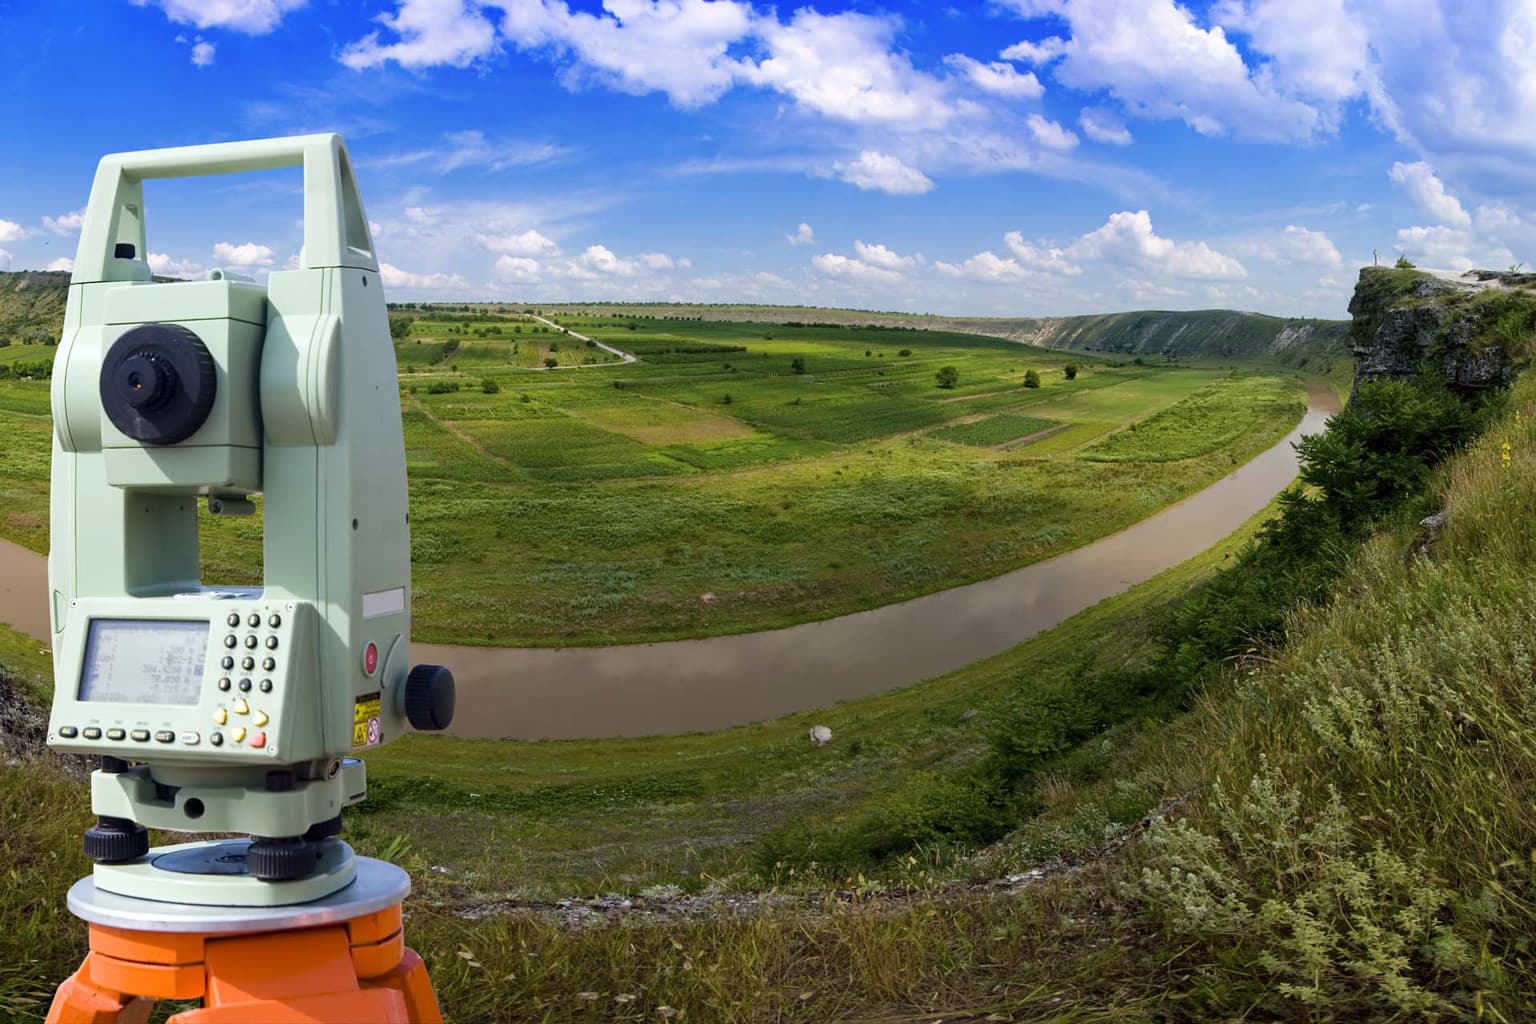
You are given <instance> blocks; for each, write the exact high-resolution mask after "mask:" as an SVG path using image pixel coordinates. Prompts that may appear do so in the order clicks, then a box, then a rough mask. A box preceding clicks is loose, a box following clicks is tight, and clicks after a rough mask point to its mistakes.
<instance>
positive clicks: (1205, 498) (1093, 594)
mask: <svg viewBox="0 0 1536 1024" xmlns="http://www.w3.org/2000/svg"><path fill="white" fill-rule="evenodd" d="M1338 408H1339V400H1338V395H1337V392H1336V391H1335V390H1334V389H1333V388H1332V387H1330V386H1329V385H1327V384H1326V383H1324V382H1322V381H1319V380H1315V379H1314V380H1313V381H1312V382H1311V384H1310V387H1309V393H1308V399H1307V412H1306V415H1305V416H1304V417H1303V418H1302V421H1301V423H1300V424H1298V425H1297V426H1296V427H1295V428H1294V429H1293V430H1292V431H1291V432H1290V434H1288V435H1287V436H1286V437H1285V439H1283V440H1282V441H1281V442H1280V443H1279V444H1276V445H1274V446H1273V447H1271V448H1270V449H1268V450H1267V451H1265V452H1263V453H1261V454H1260V455H1258V456H1257V457H1255V458H1254V459H1252V460H1251V461H1249V462H1248V463H1246V464H1244V465H1243V466H1241V467H1239V468H1238V469H1237V470H1235V471H1233V472H1232V473H1230V474H1228V475H1227V476H1225V477H1223V478H1221V479H1220V480H1218V481H1217V482H1216V483H1214V484H1212V485H1210V486H1209V487H1207V488H1205V489H1204V490H1202V491H1199V492H1197V493H1196V494H1194V495H1192V496H1190V497H1188V498H1185V499H1184V500H1183V501H1180V502H1178V503H1176V504H1174V505H1172V506H1169V507H1168V508H1165V509H1163V510H1162V511H1160V512H1158V513H1156V514H1155V515H1153V516H1151V517H1149V518H1147V519H1145V520H1142V521H1141V522H1139V523H1137V524H1135V525H1134V526H1131V527H1129V528H1127V529H1124V530H1121V531H1120V532H1118V533H1115V534H1111V535H1110V536H1108V537H1105V538H1102V539H1100V540H1098V541H1094V542H1092V543H1090V544H1087V545H1085V546H1083V547H1080V548H1077V549H1075V550H1073V551H1069V552H1067V553H1066V554H1063V555H1059V556H1057V557H1055V558H1051V559H1047V560H1045V561H1042V562H1037V563H1035V564H1033V565H1029V566H1026V567H1024V568H1023V569H1018V570H1015V571H1013V572H1010V573H1006V574H1003V575H1001V576H996V577H994V578H992V579H988V580H983V581H981V582H979V583H973V584H969V585H966V586H961V587H954V588H951V589H949V590H942V591H939V592H937V593H933V594H929V595H927V596H925V597H920V598H916V599H913V600H910V601H904V602H900V603H897V604H891V605H886V606H883V607H880V608H876V609H873V610H871V611H867V612H857V613H854V614H852V615H844V616H840V617H838V618H833V619H825V620H822V621H819V622H809V623H804V624H801V625H798V626H792V627H789V628H787V629H780V630H771V631H767V632H761V633H746V634H737V635H731V636H721V637H710V638H707V639H702V640H681V641H672V642H668V643H658V644H631V645H620V646H613V647H590V648H563V649H562V648H553V649H551V648H497V647H465V646H446V645H435V644H414V645H413V659H414V660H415V661H417V662H433V663H438V664H444V665H448V666H450V667H451V668H452V669H453V672H454V675H455V678H456V679H457V680H458V684H459V708H458V715H457V717H456V719H455V723H454V727H453V729H452V734H453V735H456V736H461V737H470V738H513V739H574V738H596V737H634V736H647V735H658V734H676V733H688V732H704V731H712V730H717V729H724V728H729V727H732V726H737V725H743V724H746V723H749V722H756V721H762V720H766V719H771V718H777V717H780V716H782V715H786V714H791V713H793V712H797V711H802V710H806V709H810V708H819V707H824V706H827V705H830V704H835V703H838V702H840V701H847V700H856V699H859V698H862V697H868V696H870V695H873V694H878V693H883V692H886V691H889V690H893V689H897V688H899V687H902V686H907V685H910V684H912V683H916V682H919V681H921V680H923V679H928V678H932V677H935V676H939V675H943V674H945V673H947V672H952V671H954V670H956V669H959V668H960V667H962V666H964V665H967V664H970V663H972V662H976V661H980V660H982V659H985V658H988V657H991V656H993V655H996V654H998V653H1000V652H1002V651H1005V650H1008V649H1009V648H1011V647H1013V646H1015V645H1016V644H1019V643H1021V642H1023V641H1025V640H1027V639H1029V638H1030V637H1032V636H1034V635H1036V634H1038V633H1040V632H1042V631H1044V630H1047V629H1050V628H1052V627H1053V626H1056V625H1058V624H1059V623H1061V622H1063V621H1065V620H1066V619H1068V618H1070V617H1071V616H1072V615H1075V614H1077V613H1078V612H1080V611H1082V610H1083V609H1085V608H1088V607H1091V606H1092V605H1094V604H1096V603H1098V602H1099V601H1102V600H1103V599H1105V598H1107V597H1110V596H1112V595H1114V594H1117V593H1120V592H1122V591H1124V590H1125V589H1127V588H1128V587H1130V586H1133V585H1134V584H1136V583H1140V582H1142V581H1143V580H1147V579H1150V578H1151V577H1153V576H1155V575H1157V574H1158V573H1159V572H1162V571H1164V570H1166V569H1168V568H1169V567H1171V566H1174V565H1177V564H1179V563H1180V562H1183V561H1184V560H1186V559H1188V558H1190V557H1192V556H1194V555H1195V554H1197V553H1199V552H1200V551H1202V550H1204V549H1205V548H1206V547H1207V546H1208V545H1209V543H1210V542H1211V539H1212V538H1215V537H1222V536H1225V535H1226V534H1228V533H1230V532H1232V531H1233V530H1235V529H1237V528H1238V527H1239V526H1241V525H1242V523H1243V522H1244V521H1245V520H1247V519H1248V518H1249V517H1250V516H1252V515H1253V514H1254V513H1256V512H1257V511H1259V510H1260V509H1262V508H1263V507H1264V506H1265V505H1266V504H1267V503H1268V502H1269V501H1270V500H1271V499H1272V498H1273V497H1274V496H1275V495H1276V494H1277V493H1279V492H1280V490H1281V489H1283V488H1284V487H1285V486H1286V485H1287V484H1289V483H1290V482H1291V480H1292V479H1293V478H1294V477H1295V472H1296V459H1295V454H1294V451H1293V449H1292V445H1293V444H1294V443H1295V441H1296V440H1298V439H1299V438H1300V437H1301V436H1302V435H1303V434H1308V433H1317V432H1318V431H1319V430H1321V429H1322V425H1323V423H1324V421H1325V420H1326V419H1327V417H1328V416H1329V415H1331V414H1332V413H1333V412H1336V411H1337V410H1338ZM43 566H44V560H43V559H42V558H41V556H38V555H36V554H33V553H32V552H30V551H27V550H26V549H24V548H21V547H19V546H17V545H13V544H6V543H3V542H0V579H3V580H5V583H4V584H3V585H0V621H4V622H8V623H10V624H12V625H14V626H16V627H17V628H19V629H22V630H23V631H24V632H27V633H29V634H31V635H33V636H35V637H38V638H39V639H42V640H44V642H46V640H47V637H48V631H47V629H48V619H47V610H46V573H45V570H44V568H43Z"/></svg>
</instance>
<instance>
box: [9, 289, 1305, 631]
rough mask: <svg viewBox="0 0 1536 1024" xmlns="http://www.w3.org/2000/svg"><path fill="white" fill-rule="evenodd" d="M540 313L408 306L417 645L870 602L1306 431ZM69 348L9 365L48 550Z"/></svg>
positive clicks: (12, 421)
mask: <svg viewBox="0 0 1536 1024" xmlns="http://www.w3.org/2000/svg"><path fill="white" fill-rule="evenodd" d="M535 312H536V311H534V310H532V309H529V310H526V311H525V310H524V309H522V308H514V307H508V306H472V307H442V306H434V307H425V308H423V307H414V308H412V307H405V308H396V309H393V310H392V311H391V319H392V328H393V330H392V333H393V335H394V341H395V351H396V356H397V360H398V362H399V364H400V371H401V372H400V384H401V406H402V413H403V417H404V424H405V438H406V447H407V459H408V469H409V473H410V477H411V508H412V518H411V521H412V532H413V537H412V558H413V561H414V563H415V569H416V571H415V574H414V584H415V606H414V613H415V635H416V636H417V637H418V638H419V639H422V640H426V641H434V642H450V643H452V642H457V643H475V644H496V645H570V644H583V645H585V644H597V643H613V642H638V641H646V640H658V639H670V638H677V637H687V636H703V635H711V634H718V633H724V632H737V631H743V630H753V629H763V628H773V627H778V626H784V625H788V624H791V623H794V622H799V621H806V620H809V619H814V618H821V617H826V616H830V615H837V614H842V613H846V612H851V611H855V610H858V609H862V608H868V607H874V606H877V605H880V604H885V603H888V602H890V601H893V600H899V599H902V598H907V597H912V596H916V595H919V594H922V593H926V592H929V591H932V590H937V589H941V588H944V587H947V586H952V585H955V584H958V583H963V582H968V581H972V580H976V579H981V578H985V577H988V576H992V575H996V574H998V573H1000V572H1004V571H1007V570H1009V569H1013V568H1016V567H1018V566H1021V565H1024V564H1028V563H1030V562H1033V561H1037V560H1039V559H1041V558H1045V557H1049V556H1050V555H1053V554H1057V553H1060V552H1062V551H1064V550H1067V549H1070V548H1072V547H1076V546H1078V545H1081V544H1084V543H1087V542H1089V541H1091V540H1094V539H1096V538H1098V537H1100V536H1103V535H1105V534H1106V533H1109V532H1111V531H1113V530H1116V529H1119V528H1121V527H1124V526H1126V525H1129V524H1130V523H1132V522H1135V521H1137V520H1139V519H1142V518H1144V517H1146V516H1147V515H1150V514H1151V513H1153V512H1155V511H1157V510H1158V509H1159V508H1161V507H1163V506H1165V505H1167V504H1169V503H1170V502H1172V501H1175V500H1177V499H1179V498H1181V497H1183V496H1185V495H1187V494H1189V493H1191V492H1193V491H1195V490H1197V489H1199V488H1201V487H1203V486H1205V485H1206V484H1208V483H1210V482H1211V481H1213V480H1215V479H1216V478H1218V477H1220V476H1221V475H1223V474H1225V473H1226V472H1228V471H1230V470H1231V469H1232V468H1234V467H1235V466H1237V465H1239V464H1241V463H1242V462H1244V461H1246V460H1247V459H1248V458H1250V457H1251V456H1253V455H1254V454H1256V453H1257V452H1258V451H1260V450H1262V449H1263V448H1265V447H1268V446H1269V445H1271V444H1273V443H1274V442H1275V441H1276V440H1278V439H1279V438H1280V437H1281V436H1282V435H1283V434H1284V433H1285V432H1286V431H1287V430H1289V429H1290V428H1291V427H1292V426H1293V425H1294V424H1295V422H1296V421H1297V419H1298V418H1299V416H1300V414H1301V411H1302V393H1303V386H1302V382H1301V380H1300V378H1299V377H1298V376H1297V375H1296V374H1295V373H1294V372H1292V371H1287V370H1276V369H1264V368H1259V367H1254V366H1236V365H1230V364H1219V365H1218V364H1214V363H1212V364H1196V365H1178V364H1167V363H1166V362H1165V361H1164V360H1161V359H1156V360H1154V359H1151V358H1148V359H1145V360H1130V359H1115V360H1110V359H1108V358H1104V357H1095V356H1085V355H1083V354H1081V353H1058V352H1053V351H1050V350H1043V349H1039V348H1034V347H1029V346H1023V345H1020V344H1018V343H1016V342H1012V341H1007V340H1002V339H996V338H986V337H979V336H973V335H964V334H952V333H944V332H938V331H919V330H905V329H895V328H889V327H870V326H863V327H860V326H854V325H848V326H836V325H831V326H829V325H824V324H823V325H797V324H793V323H771V324H766V323H741V322H732V323H726V322H710V321H700V320H692V319H671V320H668V319H649V318H644V317H632V316H629V315H626V314H617V315H615V314H607V313H605V314H601V315H586V316H569V315H563V316H559V317H552V316H544V317H540V316H537V315H535ZM566 332H570V333H566ZM583 336H584V337H585V338H592V339H596V340H598V341H602V342H605V343H608V344H610V345H612V346H613V347H615V348H618V349H620V350H622V351H624V352H628V353H632V354H634V355H635V356H636V357H638V362H633V363H625V362H622V361H621V360H620V358H619V357H618V356H615V355H613V354H611V353H609V352H607V351H605V350H604V349H602V348H601V347H598V346H597V345H595V344H588V343H587V342H586V341H585V340H584V337H583ZM52 352H53V349H51V348H49V347H47V346H41V345H21V346H11V347H10V348H7V349H0V363H3V364H5V365H6V366H7V367H10V366H15V367H16V368H17V370H18V372H7V373H5V375H3V376H0V429H4V430H5V432H6V434H5V436H6V438H7V444H6V445H5V446H3V447H0V498H4V499H5V501H6V511H5V514H4V515H3V516H0V534H3V535H4V536H6V537H8V538H9V539H12V540H15V541H18V542H20V543H22V544H25V545H27V546H29V547H31V548H33V549H34V550H38V551H42V550H45V549H46V544H47V538H46V529H47V507H46V490H47V476H48V445H49V424H48V418H47V416H48V385H47V382H46V380H43V379H37V378H39V377H40V376H41V375H40V374H32V375H31V376H30V377H29V376H27V375H26V372H27V370H28V368H29V367H32V366H33V365H34V364H35V363H37V362H39V361H42V362H44V363H45V362H46V360H47V359H48V358H49V357H51V355H52ZM1068 362H1071V363H1072V364H1074V365H1075V367H1076V368H1077V373H1076V376H1075V379H1070V380H1069V379H1068V377H1067V374H1066V372H1065V369H1066V365H1067V363H1068ZM551 364H553V365H551ZM945 367H953V368H954V370H955V373H956V376H957V378H958V379H957V380H956V381H955V382H954V384H953V386H952V387H940V386H939V383H938V380H937V377H938V374H939V371H940V370H941V369H943V368H945ZM1031 372H1032V373H1034V374H1035V375H1037V376H1038V379H1039V384H1040V386H1039V387H1037V388H1027V387H1025V386H1024V382H1025V376H1026V374H1027V373H1031ZM260 531H261V526H260V522H259V517H258V518H257V519H254V520H233V521H231V520H219V521H214V520H205V523H204V531H203V532H204V546H203V547H204V551H203V558H204V573H205V578H206V579H208V580H209V581H218V582H228V583H239V582H247V581H252V580H255V579H258V578H259V569H258V566H259V563H260V537H261V532H260Z"/></svg>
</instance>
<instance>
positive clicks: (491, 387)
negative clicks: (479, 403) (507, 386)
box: [480, 377, 501, 395]
mask: <svg viewBox="0 0 1536 1024" xmlns="http://www.w3.org/2000/svg"><path fill="white" fill-rule="evenodd" d="M480 390H481V391H483V392H484V393H485V394H487V395H499V394H501V385H500V384H497V383H496V382H495V381H494V380H492V379H491V378H489V377H487V378H485V380H482V381H481V382H480Z"/></svg>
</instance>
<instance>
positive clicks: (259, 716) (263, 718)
mask: <svg viewBox="0 0 1536 1024" xmlns="http://www.w3.org/2000/svg"><path fill="white" fill-rule="evenodd" d="M253 721H254V723H255V724H256V725H257V726H258V727H260V726H263V725H266V724H267V723H268V722H269V721H271V719H269V718H268V717H267V713H266V712H265V711H261V710H258V711H257V712H256V717H255V719H254V720H253Z"/></svg>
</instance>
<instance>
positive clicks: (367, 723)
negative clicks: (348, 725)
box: [352, 693, 383, 747]
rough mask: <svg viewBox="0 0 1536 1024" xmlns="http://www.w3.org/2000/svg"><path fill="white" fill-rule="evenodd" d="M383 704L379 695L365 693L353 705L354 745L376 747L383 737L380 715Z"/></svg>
mask: <svg viewBox="0 0 1536 1024" xmlns="http://www.w3.org/2000/svg"><path fill="white" fill-rule="evenodd" d="M382 708H383V704H382V703H381V702H380V701H379V695H378V693H365V694H363V695H362V696H360V697H358V698H357V701H356V702H355V703H353V705H352V745H353V746H354V747H372V746H376V745H377V744H378V742H379V740H380V739H382V738H383V737H382V736H381V734H380V726H379V714H380V711H381V710H382Z"/></svg>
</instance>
